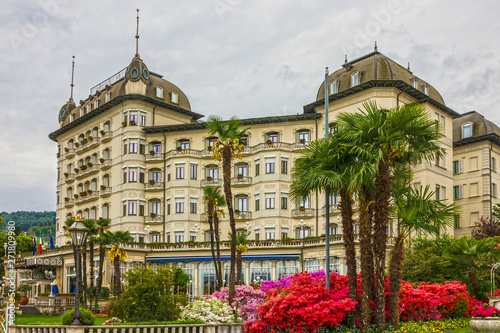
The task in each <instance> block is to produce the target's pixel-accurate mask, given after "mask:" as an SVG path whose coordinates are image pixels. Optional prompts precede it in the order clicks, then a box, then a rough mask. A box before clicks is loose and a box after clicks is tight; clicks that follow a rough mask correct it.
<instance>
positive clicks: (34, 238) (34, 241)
mask: <svg viewBox="0 0 500 333" xmlns="http://www.w3.org/2000/svg"><path fill="white" fill-rule="evenodd" d="M35 253H36V236H35V235H33V255H35Z"/></svg>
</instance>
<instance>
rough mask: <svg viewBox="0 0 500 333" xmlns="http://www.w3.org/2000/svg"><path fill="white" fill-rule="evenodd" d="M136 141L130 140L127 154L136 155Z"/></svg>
mask: <svg viewBox="0 0 500 333" xmlns="http://www.w3.org/2000/svg"><path fill="white" fill-rule="evenodd" d="M137 144H138V142H137V139H130V140H129V141H128V152H129V154H137Z"/></svg>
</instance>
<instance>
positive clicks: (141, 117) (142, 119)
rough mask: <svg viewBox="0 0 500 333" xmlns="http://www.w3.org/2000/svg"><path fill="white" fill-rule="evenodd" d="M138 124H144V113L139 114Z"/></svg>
mask: <svg viewBox="0 0 500 333" xmlns="http://www.w3.org/2000/svg"><path fill="white" fill-rule="evenodd" d="M139 124H140V125H141V126H146V115H145V114H144V113H141V115H140V116H139Z"/></svg>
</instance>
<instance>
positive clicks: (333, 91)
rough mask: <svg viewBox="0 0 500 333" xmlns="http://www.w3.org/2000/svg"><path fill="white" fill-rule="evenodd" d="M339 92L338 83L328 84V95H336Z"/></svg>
mask: <svg viewBox="0 0 500 333" xmlns="http://www.w3.org/2000/svg"><path fill="white" fill-rule="evenodd" d="M338 92H339V81H338V80H337V81H332V82H330V95H332V94H336V93H338Z"/></svg>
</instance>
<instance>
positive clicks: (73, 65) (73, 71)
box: [69, 56, 75, 102]
mask: <svg viewBox="0 0 500 333" xmlns="http://www.w3.org/2000/svg"><path fill="white" fill-rule="evenodd" d="M74 78H75V56H73V63H72V65H71V85H70V86H71V96H70V97H69V101H70V102H73V87H74V86H75V85H74V84H73V80H74Z"/></svg>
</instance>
